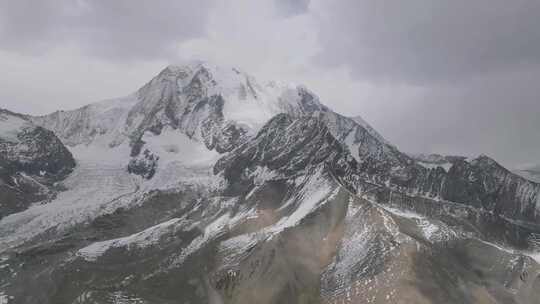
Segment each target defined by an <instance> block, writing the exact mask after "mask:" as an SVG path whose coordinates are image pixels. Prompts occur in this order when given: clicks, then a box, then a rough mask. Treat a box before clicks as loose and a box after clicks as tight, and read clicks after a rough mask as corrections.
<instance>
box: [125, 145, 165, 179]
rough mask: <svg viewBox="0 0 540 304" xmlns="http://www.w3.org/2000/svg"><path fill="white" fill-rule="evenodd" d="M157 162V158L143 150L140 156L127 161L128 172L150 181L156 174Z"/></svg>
mask: <svg viewBox="0 0 540 304" xmlns="http://www.w3.org/2000/svg"><path fill="white" fill-rule="evenodd" d="M158 160H159V157H158V156H156V155H154V154H152V152H150V151H149V150H146V149H145V150H144V152H143V153H142V154H139V155H137V156H135V157H133V158H132V159H131V160H130V161H129V164H128V172H129V173H133V174H137V175H140V176H142V177H144V178H146V179H150V178H152V176H154V174H156V169H157V162H158Z"/></svg>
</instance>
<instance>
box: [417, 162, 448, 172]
mask: <svg viewBox="0 0 540 304" xmlns="http://www.w3.org/2000/svg"><path fill="white" fill-rule="evenodd" d="M417 163H418V164H419V165H420V166H422V167H424V168H426V169H436V168H438V167H441V168H443V169H444V171H446V172H448V171H449V170H450V168H451V167H452V163H449V162H446V163H438V164H435V163H426V162H422V161H419V162H417Z"/></svg>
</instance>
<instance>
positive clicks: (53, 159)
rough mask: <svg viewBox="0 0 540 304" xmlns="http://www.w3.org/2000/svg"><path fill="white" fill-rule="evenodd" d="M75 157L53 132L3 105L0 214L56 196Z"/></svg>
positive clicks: (0, 215) (0, 152) (0, 156)
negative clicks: (58, 186)
mask: <svg viewBox="0 0 540 304" xmlns="http://www.w3.org/2000/svg"><path fill="white" fill-rule="evenodd" d="M74 166H75V160H74V159H73V156H72V155H71V153H70V152H69V151H68V150H67V149H66V147H65V146H64V145H63V144H62V143H61V142H60V140H59V139H58V138H57V137H56V136H55V135H54V133H53V132H51V131H49V130H46V129H44V128H42V127H38V126H35V125H34V124H32V123H30V122H29V121H27V120H26V119H25V118H24V117H23V116H21V115H17V114H15V113H12V112H9V111H6V110H2V109H0V189H1V191H0V218H2V217H4V216H6V215H9V214H11V213H13V212H17V211H21V210H24V209H26V208H27V207H28V205H29V204H31V203H33V202H38V201H46V200H47V199H50V198H52V197H53V196H54V193H55V190H54V189H53V187H52V184H53V183H54V182H56V181H59V180H61V179H62V178H64V177H65V176H66V175H67V174H68V173H70V172H71V170H72V169H73V167H74Z"/></svg>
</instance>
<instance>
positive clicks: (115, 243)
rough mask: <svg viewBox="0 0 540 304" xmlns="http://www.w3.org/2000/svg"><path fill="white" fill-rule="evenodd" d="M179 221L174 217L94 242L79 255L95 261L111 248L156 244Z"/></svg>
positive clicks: (142, 246) (80, 251)
mask: <svg viewBox="0 0 540 304" xmlns="http://www.w3.org/2000/svg"><path fill="white" fill-rule="evenodd" d="M179 221H180V219H178V218H174V219H171V220H169V221H166V222H164V223H161V224H158V225H156V226H152V227H150V228H148V229H146V230H143V231H141V232H139V233H135V234H132V235H130V236H126V237H123V238H118V239H113V240H107V241H103V242H96V243H93V244H91V245H89V246H87V247H84V248H82V249H80V250H79V251H78V252H77V256H79V257H82V258H83V259H85V260H87V261H92V262H93V261H96V260H97V258H98V257H100V256H102V255H103V254H104V253H105V252H107V251H108V250H109V249H111V248H122V247H125V248H127V249H131V248H133V247H136V248H140V249H142V248H146V247H149V246H151V245H154V244H156V243H157V242H158V241H159V240H160V238H161V237H162V236H163V235H165V234H166V233H169V232H171V230H173V228H174V225H175V224H177V223H178V222H179Z"/></svg>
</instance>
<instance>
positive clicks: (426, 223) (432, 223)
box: [377, 204, 458, 243]
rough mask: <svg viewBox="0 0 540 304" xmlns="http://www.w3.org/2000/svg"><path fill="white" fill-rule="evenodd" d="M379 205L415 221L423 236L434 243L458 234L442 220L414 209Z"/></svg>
mask: <svg viewBox="0 0 540 304" xmlns="http://www.w3.org/2000/svg"><path fill="white" fill-rule="evenodd" d="M377 205H378V206H379V207H381V208H383V209H384V210H386V211H388V212H390V213H392V214H394V215H396V216H399V217H402V218H407V219H410V220H412V221H414V222H415V224H416V226H417V227H418V229H419V230H420V232H421V233H422V235H423V237H424V238H425V239H426V240H428V241H430V242H432V243H436V242H441V241H446V240H449V239H451V238H455V237H457V236H458V235H457V233H456V232H455V231H454V230H453V229H451V228H450V227H448V226H447V225H446V224H444V223H443V222H441V221H436V220H432V219H429V218H427V217H425V216H423V215H420V214H417V213H415V212H412V211H408V210H401V209H397V208H392V207H388V206H384V205H379V204H377Z"/></svg>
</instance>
